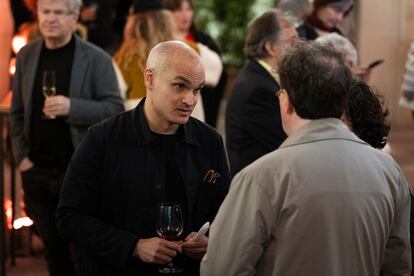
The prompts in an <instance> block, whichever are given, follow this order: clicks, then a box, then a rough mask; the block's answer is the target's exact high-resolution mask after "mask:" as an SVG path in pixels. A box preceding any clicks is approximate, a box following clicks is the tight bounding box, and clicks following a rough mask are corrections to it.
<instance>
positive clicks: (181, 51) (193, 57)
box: [147, 41, 204, 73]
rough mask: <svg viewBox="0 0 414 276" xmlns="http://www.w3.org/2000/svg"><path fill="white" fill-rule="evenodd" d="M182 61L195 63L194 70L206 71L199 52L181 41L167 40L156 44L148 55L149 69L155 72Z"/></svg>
mask: <svg viewBox="0 0 414 276" xmlns="http://www.w3.org/2000/svg"><path fill="white" fill-rule="evenodd" d="M180 62H181V63H182V62H185V63H187V64H191V63H193V64H194V65H193V66H194V67H193V68H194V70H197V69H199V70H200V69H201V70H203V71H204V67H203V65H202V63H201V59H200V56H199V54H198V53H197V52H196V51H195V50H194V49H192V48H191V47H190V46H188V45H187V44H185V43H184V42H181V41H166V42H161V43H159V44H157V45H155V46H154V48H152V50H151V52H150V53H149V55H148V59H147V69H152V70H153V71H154V72H155V73H162V72H163V71H164V70H166V69H168V68H170V66H171V65H174V64H178V63H180ZM199 67H201V68H199Z"/></svg>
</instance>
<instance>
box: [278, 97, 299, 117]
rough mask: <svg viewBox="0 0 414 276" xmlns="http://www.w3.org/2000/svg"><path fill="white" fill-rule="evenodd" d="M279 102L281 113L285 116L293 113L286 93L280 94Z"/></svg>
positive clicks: (293, 110)
mask: <svg viewBox="0 0 414 276" xmlns="http://www.w3.org/2000/svg"><path fill="white" fill-rule="evenodd" d="M279 102H280V112H281V113H283V114H286V115H291V114H293V113H294V112H295V109H294V108H293V105H292V103H291V101H290V99H289V96H288V94H287V92H286V91H284V93H281V94H280V96H279Z"/></svg>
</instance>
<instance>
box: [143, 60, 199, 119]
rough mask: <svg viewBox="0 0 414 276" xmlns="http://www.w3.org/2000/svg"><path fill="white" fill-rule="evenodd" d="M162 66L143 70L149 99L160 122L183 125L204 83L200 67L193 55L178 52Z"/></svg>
mask: <svg viewBox="0 0 414 276" xmlns="http://www.w3.org/2000/svg"><path fill="white" fill-rule="evenodd" d="M165 68H166V69H164V70H162V71H161V72H155V71H153V70H152V69H147V70H146V81H147V80H148V78H150V80H149V83H150V84H149V86H150V87H149V88H150V90H151V91H150V92H149V93H150V95H148V97H149V100H150V101H151V102H152V107H153V110H154V112H155V114H156V117H157V121H158V122H159V123H160V124H161V125H164V126H165V125H181V124H185V123H187V121H188V119H189V118H190V115H191V113H192V112H193V109H194V107H195V105H196V104H197V101H198V97H199V96H200V91H201V88H202V87H203V85H204V78H205V76H204V68H203V66H202V65H201V63H200V62H199V61H198V60H196V59H195V58H191V57H190V58H189V57H188V56H183V55H179V54H176V56H175V57H172V58H171V59H170V60H169V61H168V65H167V66H165Z"/></svg>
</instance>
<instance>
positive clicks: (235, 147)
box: [226, 10, 297, 176]
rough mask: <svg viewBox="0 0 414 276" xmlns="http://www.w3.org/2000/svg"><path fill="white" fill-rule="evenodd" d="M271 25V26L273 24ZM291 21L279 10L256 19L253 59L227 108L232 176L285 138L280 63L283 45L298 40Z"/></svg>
mask: <svg viewBox="0 0 414 276" xmlns="http://www.w3.org/2000/svg"><path fill="white" fill-rule="evenodd" d="M269 26H271V28H270V27H269ZM296 38H297V33H296V30H295V28H294V27H293V25H292V24H291V23H289V22H288V21H287V20H286V19H284V18H283V17H282V16H281V14H280V13H279V12H278V11H277V10H270V11H267V12H265V13H264V14H262V15H261V16H259V17H257V18H256V19H254V20H253V21H252V22H251V23H250V25H249V27H248V29H247V35H246V40H245V44H244V52H245V54H246V57H247V58H248V59H249V60H248V62H247V63H246V65H245V66H244V67H243V68H242V69H241V71H240V72H239V74H238V75H237V77H236V80H235V81H234V85H233V89H232V93H231V96H230V99H229V101H228V104H227V110H226V148H227V152H228V156H229V161H230V170H231V174H232V176H234V175H236V174H237V173H238V172H239V171H240V170H241V169H243V168H244V167H245V166H247V165H249V164H250V163H252V162H253V161H255V160H256V159H258V158H259V157H261V156H263V155H265V154H266V153H269V152H271V151H273V150H275V149H277V148H278V147H279V145H280V144H281V143H282V142H283V140H285V138H286V134H285V133H284V132H283V129H282V123H281V121H280V111H279V105H278V100H277V99H276V98H275V97H274V94H275V91H277V90H278V89H279V84H278V82H279V80H278V78H279V77H278V75H277V73H276V65H277V62H278V60H279V58H280V56H281V54H282V52H283V46H284V45H285V44H287V43H291V42H292V41H294V40H296Z"/></svg>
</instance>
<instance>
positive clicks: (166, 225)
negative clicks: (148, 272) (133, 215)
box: [156, 203, 184, 274]
mask: <svg viewBox="0 0 414 276" xmlns="http://www.w3.org/2000/svg"><path fill="white" fill-rule="evenodd" d="M183 230H184V223H183V215H182V212H181V207H180V204H178V203H160V205H159V212H158V216H157V224H156V231H157V234H158V236H160V237H161V238H163V239H166V240H169V241H173V240H176V239H177V238H178V237H179V236H180V235H181V234H182V232H183ZM158 271H159V272H161V273H168V274H174V273H181V272H183V269H182V268H177V267H174V264H173V262H171V263H169V264H168V265H167V266H166V267H163V268H160V269H159V270H158Z"/></svg>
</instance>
